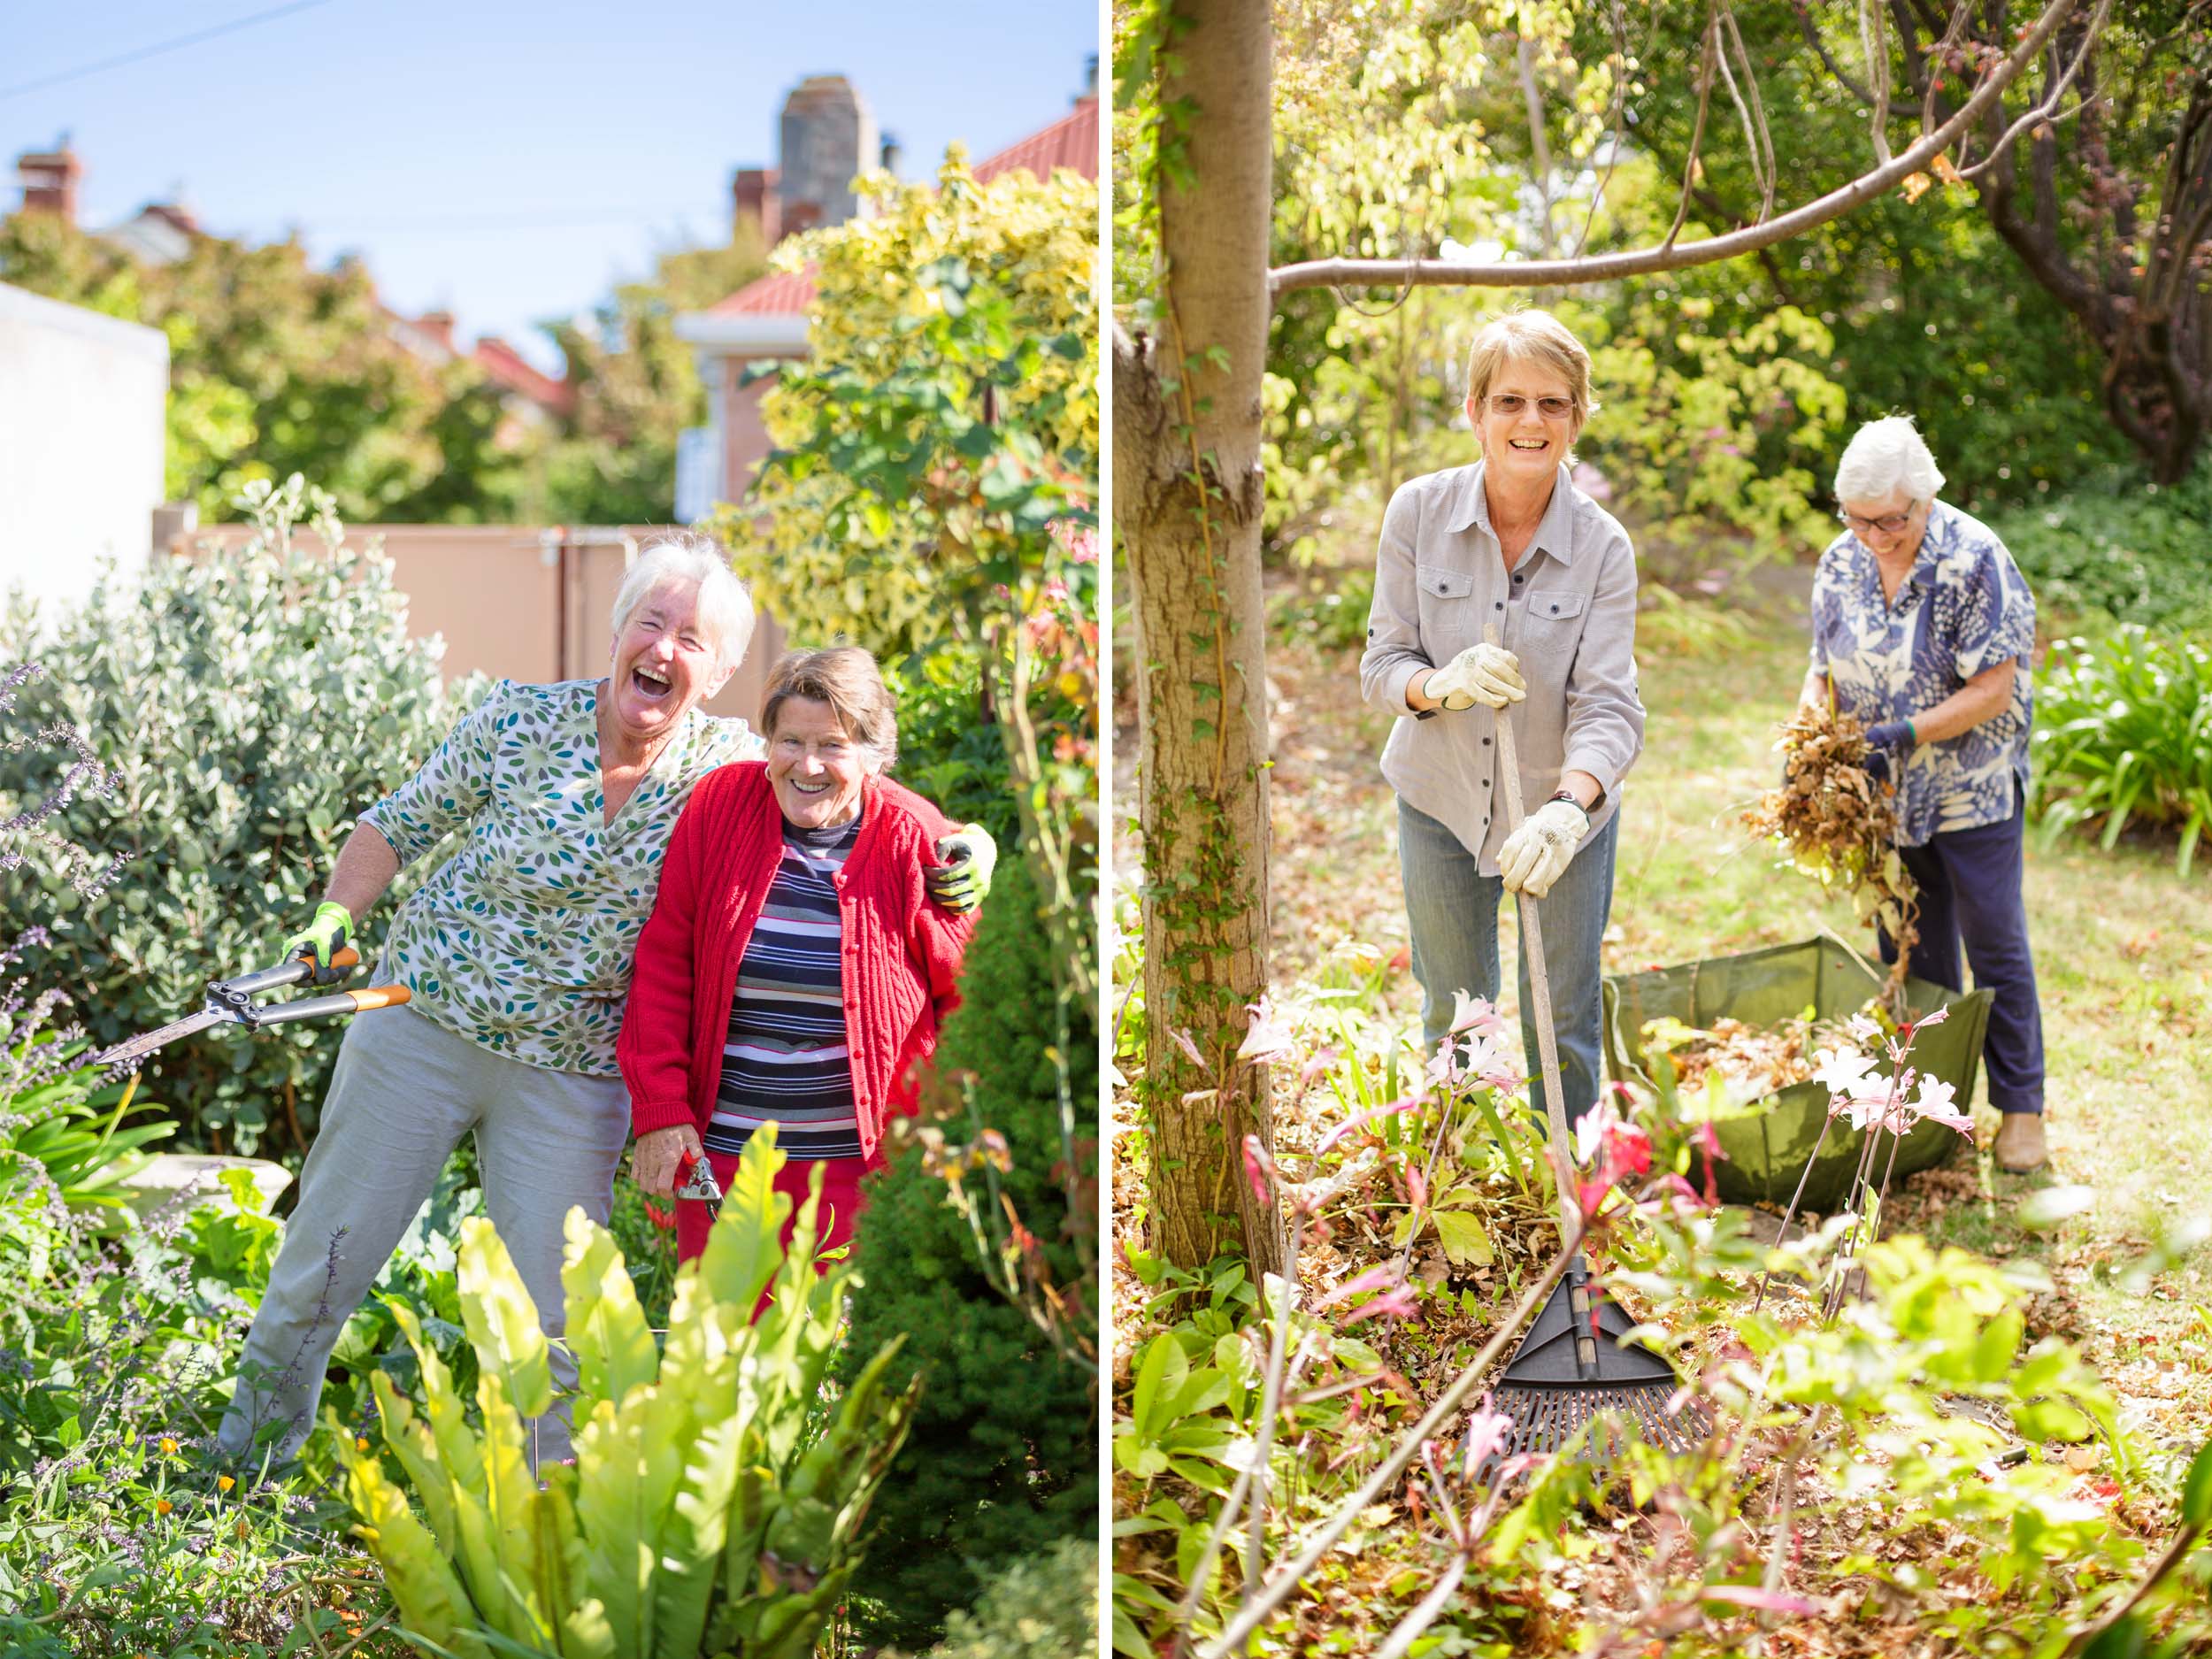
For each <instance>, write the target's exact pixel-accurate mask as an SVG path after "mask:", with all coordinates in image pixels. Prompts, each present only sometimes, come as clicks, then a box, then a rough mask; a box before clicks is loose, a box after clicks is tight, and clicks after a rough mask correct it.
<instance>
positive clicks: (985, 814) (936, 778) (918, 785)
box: [891, 652, 1021, 856]
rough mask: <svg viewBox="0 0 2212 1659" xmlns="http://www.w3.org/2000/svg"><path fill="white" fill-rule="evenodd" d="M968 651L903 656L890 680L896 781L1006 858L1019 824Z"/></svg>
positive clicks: (1002, 747)
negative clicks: (977, 832) (895, 708)
mask: <svg viewBox="0 0 2212 1659" xmlns="http://www.w3.org/2000/svg"><path fill="white" fill-rule="evenodd" d="M979 678H980V676H979V664H978V663H977V661H976V658H975V656H974V654H973V653H972V652H957V653H956V652H941V653H939V654H938V655H936V656H934V657H910V658H909V659H908V660H907V661H906V662H905V663H904V664H902V666H901V667H900V669H899V671H898V672H896V673H895V675H894V676H893V677H892V680H891V689H892V691H893V693H894V694H895V695H896V696H897V698H898V700H899V764H898V767H897V771H896V772H895V776H896V777H897V779H898V780H899V781H900V782H901V783H902V784H904V785H905V786H906V787H908V788H910V789H911V790H913V791H914V792H915V793H916V794H918V795H924V796H926V797H927V798H928V799H929V800H931V801H933V802H934V803H936V805H937V808H938V810H940V811H941V812H942V813H944V815H945V816H946V817H947V818H950V819H952V820H953V822H954V823H956V824H981V825H982V826H983V827H984V828H986V829H987V830H989V831H990V832H991V838H992V839H993V840H994V841H996V842H998V844H999V850H1000V851H1001V852H1002V853H1003V854H1006V855H1008V856H1012V855H1013V854H1014V853H1015V852H1016V850H1017V849H1018V844H1019V841H1020V837H1021V818H1020V815H1019V812H1018V810H1017V809H1016V806H1015V803H1014V796H1013V794H1012V792H1011V791H1010V789H1009V788H1008V787H1007V782H1008V779H1009V777H1010V775H1011V774H1010V772H1009V770H1008V767H1007V764H1006V740H1005V737H1004V735H1003V734H1002V733H1001V732H1000V731H999V728H998V725H997V722H996V720H995V718H994V716H993V715H992V714H991V713H990V712H989V711H987V708H986V706H985V703H986V700H985V698H984V696H983V694H982V692H981V691H980V689H979Z"/></svg>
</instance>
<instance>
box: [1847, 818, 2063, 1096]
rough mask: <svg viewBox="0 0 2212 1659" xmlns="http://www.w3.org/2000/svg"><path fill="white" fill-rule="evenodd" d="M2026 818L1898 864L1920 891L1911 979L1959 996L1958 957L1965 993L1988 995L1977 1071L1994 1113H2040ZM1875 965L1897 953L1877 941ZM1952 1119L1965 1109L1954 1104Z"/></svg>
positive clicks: (1917, 850) (1943, 841)
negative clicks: (1970, 979) (2025, 886)
mask: <svg viewBox="0 0 2212 1659" xmlns="http://www.w3.org/2000/svg"><path fill="white" fill-rule="evenodd" d="M2026 826H2027V814H2026V810H2025V808H2024V805H2021V804H2018V803H2016V804H2015V806H2014V808H2013V813H2012V816H2011V817H2010V818H2007V819H2006V820H2005V821H2004V822H2003V823H2001V824H1984V825H1982V826H1979V827H1978V828H1975V829H1963V830H1939V831H1937V832H1936V833H1934V834H1932V835H1931V836H1929V837H1928V840H1927V842H1926V844H1925V845H1924V846H1920V847H1901V848H1899V849H1897V851H1898V856H1899V857H1900V858H1901V860H1903V862H1904V865H1905V868H1906V870H1908V871H1909V872H1911V875H1912V879H1914V880H1915V881H1916V882H1917V883H1919V885H1920V937H1919V939H1918V940H1917V941H1916V942H1915V943H1914V945H1913V948H1912V963H1911V969H1912V972H1913V973H1914V974H1915V975H1916V976H1917V977H1918V978H1920V979H1926V980H1928V981H1930V982H1931V983H1932V984H1935V985H1939V986H1941V987H1944V989H1946V990H1947V991H1962V990H1964V989H1965V988H1966V979H1965V976H1964V975H1963V974H1962V973H1961V972H1959V947H1960V946H1961V945H1964V946H1965V948H1966V965H1967V966H1968V967H1970V968H1971V969H1973V971H1974V983H1975V984H1976V985H1978V986H1987V987H1989V990H1990V1001H1989V1035H1988V1036H1987V1037H1986V1038H1985V1040H1984V1041H1983V1044H1982V1069H1983V1071H1985V1073H1986V1075H1987V1077H1988V1079H1989V1083H1988V1088H1989V1103H1990V1104H1991V1105H1992V1106H1994V1107H1995V1108H1996V1109H1997V1110H1999V1111H2001V1112H2039V1111H2041V1110H2043V1010H2042V1007H2041V1005H2040V1004H2039V1002H2038V1001H2037V1000H2036V994H2035V957H2034V956H2033V955H2032V953H2031V952H2030V951H2029V949H2028V907H2027V902H2026V900H2025V898H2024V895H2023V894H2022V892H2021V852H2022V842H2023V841H2024V839H2025V829H2026ZM1881 947H1882V960H1883V961H1884V962H1894V961H1896V960H1897V947H1896V946H1895V945H1894V944H1893V943H1892V942H1891V940H1890V937H1889V935H1888V934H1887V933H1884V934H1882V935H1881ZM1959 1104H1960V1108H1961V1110H1964V1106H1965V1102H1960V1103H1959Z"/></svg>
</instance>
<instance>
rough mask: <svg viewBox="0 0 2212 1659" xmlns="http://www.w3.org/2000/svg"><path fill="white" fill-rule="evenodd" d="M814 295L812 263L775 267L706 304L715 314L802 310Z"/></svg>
mask: <svg viewBox="0 0 2212 1659" xmlns="http://www.w3.org/2000/svg"><path fill="white" fill-rule="evenodd" d="M813 298H814V277H813V267H812V266H809V267H808V268H807V269H806V270H804V271H776V272H772V273H770V274H768V275H767V276H764V277H760V278H757V279H756V280H753V281H750V282H748V283H747V284H746V285H745V286H744V287H743V288H740V289H738V291H737V292H736V293H734V294H733V295H731V296H729V297H728V298H726V299H722V300H717V301H716V302H715V303H713V304H711V305H710V306H708V307H707V311H708V314H709V315H710V316H715V317H747V316H755V315H758V314H760V313H764V312H765V313H767V314H769V315H775V314H777V313H780V312H789V311H804V310H806V308H807V306H808V305H809V304H810V303H811V302H812V301H813Z"/></svg>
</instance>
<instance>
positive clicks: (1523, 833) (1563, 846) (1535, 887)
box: [1498, 801, 1590, 899]
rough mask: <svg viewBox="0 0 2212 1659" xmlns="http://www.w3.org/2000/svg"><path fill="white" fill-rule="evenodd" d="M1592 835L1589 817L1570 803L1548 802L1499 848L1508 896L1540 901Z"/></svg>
mask: <svg viewBox="0 0 2212 1659" xmlns="http://www.w3.org/2000/svg"><path fill="white" fill-rule="evenodd" d="M1588 833H1590V815H1589V814H1588V813H1587V812H1585V811H1584V810H1582V809H1581V808H1580V807H1578V806H1577V805H1576V804H1575V803H1573V802H1571V801H1547V802H1545V803H1544V804H1543V805H1541V806H1540V807H1538V808H1537V809H1536V810H1535V811H1534V812H1533V813H1532V814H1531V815H1530V816H1529V817H1527V818H1523V819H1522V820H1521V827H1520V828H1518V829H1517V830H1515V831H1514V832H1513V833H1511V834H1510V835H1509V836H1507V837H1506V838H1505V845H1504V846H1502V847H1501V848H1499V849H1498V873H1499V874H1500V875H1502V876H1503V877H1504V878H1505V890H1506V891H1507V892H1509V893H1525V894H1527V895H1529V897H1531V898H1532V899H1540V898H1542V897H1543V896H1544V895H1546V894H1547V893H1549V892H1550V891H1551V884H1552V883H1553V882H1555V881H1556V880H1558V879H1559V877H1560V872H1562V871H1563V870H1565V869H1566V867H1567V863H1568V861H1569V860H1570V859H1571V858H1572V857H1573V856H1575V849H1576V848H1577V847H1578V846H1580V845H1581V844H1582V838H1583V837H1584V836H1585V835H1587V834H1588Z"/></svg>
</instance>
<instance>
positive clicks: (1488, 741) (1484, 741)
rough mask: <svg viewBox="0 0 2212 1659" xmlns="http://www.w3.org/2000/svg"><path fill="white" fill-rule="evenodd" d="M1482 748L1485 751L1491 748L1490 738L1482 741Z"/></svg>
mask: <svg viewBox="0 0 2212 1659" xmlns="http://www.w3.org/2000/svg"><path fill="white" fill-rule="evenodd" d="M1482 746H1483V747H1484V748H1485V749H1487V748H1489V747H1490V740H1489V739H1488V738H1484V739H1483V740H1482Z"/></svg>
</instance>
